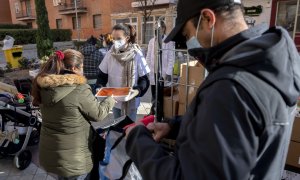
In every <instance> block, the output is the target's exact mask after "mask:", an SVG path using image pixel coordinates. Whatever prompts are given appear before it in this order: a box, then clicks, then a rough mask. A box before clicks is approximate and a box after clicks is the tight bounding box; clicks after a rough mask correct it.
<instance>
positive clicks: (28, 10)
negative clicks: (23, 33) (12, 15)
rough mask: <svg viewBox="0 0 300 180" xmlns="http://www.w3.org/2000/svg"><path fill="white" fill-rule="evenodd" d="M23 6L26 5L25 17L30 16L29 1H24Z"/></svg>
mask: <svg viewBox="0 0 300 180" xmlns="http://www.w3.org/2000/svg"><path fill="white" fill-rule="evenodd" d="M25 5H26V13H27V16H31V4H30V1H25Z"/></svg>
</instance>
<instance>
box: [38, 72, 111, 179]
mask: <svg viewBox="0 0 300 180" xmlns="http://www.w3.org/2000/svg"><path fill="white" fill-rule="evenodd" d="M37 83H38V85H39V86H40V87H41V91H40V93H41V105H40V107H41V112H42V116H43V122H42V128H41V136H40V146H39V156H40V159H39V160H40V164H41V165H42V166H43V167H44V168H45V170H46V171H47V172H51V173H55V174H57V175H59V176H62V177H70V176H78V175H82V174H86V173H89V172H90V171H91V169H92V166H93V163H92V154H91V150H90V147H91V146H89V145H91V143H92V142H91V140H92V138H93V137H92V134H93V132H92V129H91V126H90V124H89V123H88V121H101V120H103V119H104V118H105V117H106V115H108V113H109V111H110V110H111V108H112V107H113V106H114V100H113V99H112V98H108V99H106V100H105V101H103V102H101V103H99V102H98V101H97V100H96V98H95V97H94V95H93V94H92V92H91V89H90V87H89V85H87V84H86V79H85V78H84V77H83V76H80V75H76V74H63V75H47V76H44V77H38V79H37Z"/></svg>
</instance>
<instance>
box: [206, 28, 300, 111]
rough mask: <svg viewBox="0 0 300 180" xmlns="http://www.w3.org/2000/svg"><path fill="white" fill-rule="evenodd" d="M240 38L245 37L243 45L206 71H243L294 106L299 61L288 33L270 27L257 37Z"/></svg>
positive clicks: (250, 34)
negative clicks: (253, 76)
mask: <svg viewBox="0 0 300 180" xmlns="http://www.w3.org/2000/svg"><path fill="white" fill-rule="evenodd" d="M243 34H244V35H245V34H247V36H243V37H244V39H243V41H242V42H241V43H239V44H238V45H234V46H233V47H232V48H231V49H230V50H229V51H227V53H225V54H223V56H222V58H220V59H219V60H218V61H217V62H216V63H212V62H210V64H208V65H207V66H208V67H209V68H208V69H210V71H214V69H215V68H218V67H221V66H223V65H232V66H235V67H240V68H243V69H245V70H246V71H248V72H250V73H252V74H254V75H255V76H256V77H259V78H260V79H262V80H263V81H265V82H266V83H268V84H269V85H271V86H272V87H274V88H275V89H277V90H278V91H279V92H280V94H281V95H282V97H283V98H284V100H285V102H286V103H287V105H289V106H293V105H295V103H296V101H297V99H298V97H299V92H300V58H299V53H298V51H297V49H296V47H295V44H294V42H293V40H292V39H291V38H290V35H289V34H288V32H287V31H286V30H285V29H283V28H281V27H273V28H270V29H269V30H267V31H265V32H264V33H262V34H260V35H258V34H257V31H253V30H251V29H250V30H248V31H245V32H243V33H241V34H240V35H239V36H241V35H243ZM239 36H236V37H235V38H237V39H239ZM245 37H249V38H245ZM226 43H228V42H226ZM228 47H229V48H230V46H228Z"/></svg>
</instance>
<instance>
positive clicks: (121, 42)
mask: <svg viewBox="0 0 300 180" xmlns="http://www.w3.org/2000/svg"><path fill="white" fill-rule="evenodd" d="M125 45H126V40H125V39H121V40H115V42H114V46H115V49H116V50H118V51H120V50H122V49H124V48H125Z"/></svg>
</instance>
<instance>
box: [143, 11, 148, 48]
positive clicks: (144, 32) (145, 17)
mask: <svg viewBox="0 0 300 180" xmlns="http://www.w3.org/2000/svg"><path fill="white" fill-rule="evenodd" d="M147 21H148V17H147V14H146V15H144V23H143V26H144V29H143V44H146V28H147Z"/></svg>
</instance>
